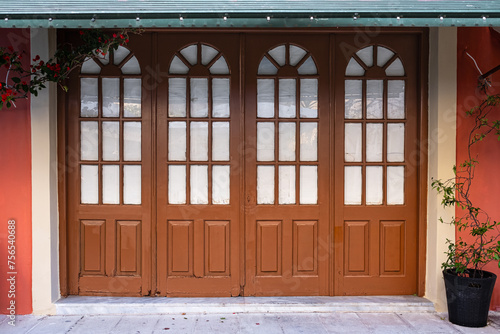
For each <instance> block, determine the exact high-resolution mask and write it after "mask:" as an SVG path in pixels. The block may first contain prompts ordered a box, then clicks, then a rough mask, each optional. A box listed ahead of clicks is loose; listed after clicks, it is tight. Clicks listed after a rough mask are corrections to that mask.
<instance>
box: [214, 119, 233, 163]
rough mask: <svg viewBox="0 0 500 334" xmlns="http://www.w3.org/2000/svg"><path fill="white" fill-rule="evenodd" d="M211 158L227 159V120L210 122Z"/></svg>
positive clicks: (216, 159) (217, 159)
mask: <svg viewBox="0 0 500 334" xmlns="http://www.w3.org/2000/svg"><path fill="white" fill-rule="evenodd" d="M212 160H213V161H229V122H213V123H212Z"/></svg>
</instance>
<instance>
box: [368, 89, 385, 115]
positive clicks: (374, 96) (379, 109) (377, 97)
mask: <svg viewBox="0 0 500 334" xmlns="http://www.w3.org/2000/svg"><path fill="white" fill-rule="evenodd" d="M383 98H384V81H383V80H367V81H366V118H369V119H381V118H384V111H383V105H384V103H383Z"/></svg>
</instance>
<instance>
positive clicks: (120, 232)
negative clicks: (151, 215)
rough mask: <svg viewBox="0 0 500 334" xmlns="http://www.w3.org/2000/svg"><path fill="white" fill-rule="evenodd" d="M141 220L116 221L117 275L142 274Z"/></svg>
mask: <svg viewBox="0 0 500 334" xmlns="http://www.w3.org/2000/svg"><path fill="white" fill-rule="evenodd" d="M141 227H142V226H141V222H140V221H117V222H116V257H117V259H116V263H117V275H119V276H120V275H124V276H130V275H132V276H134V275H140V268H141V260H140V259H141V249H142V248H141Z"/></svg>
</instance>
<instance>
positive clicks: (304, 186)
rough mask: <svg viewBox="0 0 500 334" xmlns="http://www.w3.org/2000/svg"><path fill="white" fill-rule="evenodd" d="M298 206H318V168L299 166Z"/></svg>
mask: <svg viewBox="0 0 500 334" xmlns="http://www.w3.org/2000/svg"><path fill="white" fill-rule="evenodd" d="M299 197H300V199H299V203H300V204H318V167H317V166H300V196H299Z"/></svg>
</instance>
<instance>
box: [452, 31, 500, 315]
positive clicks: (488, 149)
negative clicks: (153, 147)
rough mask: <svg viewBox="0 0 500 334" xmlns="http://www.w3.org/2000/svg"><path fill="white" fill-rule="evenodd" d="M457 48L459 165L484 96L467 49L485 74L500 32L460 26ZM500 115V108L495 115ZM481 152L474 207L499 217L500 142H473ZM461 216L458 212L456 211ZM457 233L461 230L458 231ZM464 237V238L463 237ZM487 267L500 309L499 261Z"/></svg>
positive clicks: (496, 85) (497, 56)
mask: <svg viewBox="0 0 500 334" xmlns="http://www.w3.org/2000/svg"><path fill="white" fill-rule="evenodd" d="M457 47H458V50H457V57H458V59H457V60H458V61H457V67H458V69H457V113H458V117H457V165H458V164H459V163H461V162H463V161H464V160H465V159H466V152H467V137H466V136H464V135H463V134H464V133H465V134H467V133H468V132H469V131H470V128H471V124H472V119H471V118H467V117H465V111H466V110H469V109H470V108H472V107H473V106H475V105H477V104H478V102H479V101H480V99H481V98H482V97H483V96H484V95H483V94H482V93H481V92H480V91H479V90H478V89H477V83H478V81H477V78H478V76H479V75H480V74H479V72H478V70H477V69H476V66H475V65H474V62H473V61H472V59H470V58H469V56H467V54H466V52H468V53H469V54H470V55H471V56H472V57H474V58H475V60H476V62H477V64H478V66H479V68H480V69H481V71H482V72H483V73H485V72H487V71H489V70H490V69H492V68H494V67H496V66H497V65H500V34H498V36H497V34H496V33H495V32H493V31H491V30H490V29H489V28H458V45H457ZM490 80H491V82H492V86H493V87H492V88H491V89H490V91H489V93H490V95H491V94H494V93H500V71H498V72H496V73H495V74H493V75H492V76H491V77H490ZM496 117H497V119H498V118H500V110H499V112H498V114H497V115H496ZM474 146H475V147H474V153H477V154H478V161H479V165H478V167H477V169H476V177H475V179H474V181H473V186H472V192H471V193H472V199H473V202H474V203H475V204H474V205H475V206H479V207H482V208H483V209H485V210H486V211H487V212H488V213H489V214H490V216H491V217H492V219H494V220H496V221H499V220H500V173H499V170H500V142H499V141H498V140H497V138H496V137H494V136H490V137H489V138H487V139H485V141H484V142H481V143H478V144H475V145H474ZM457 215H458V212H457ZM457 234H459V232H458V231H457ZM464 239H465V238H464ZM485 269H486V270H488V271H492V272H495V273H496V274H497V275H498V276H499V278H498V279H497V282H496V285H495V290H494V293H493V298H492V302H491V308H492V309H497V310H500V270H499V269H498V266H497V264H496V263H491V264H489V265H488V266H487V267H485Z"/></svg>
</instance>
